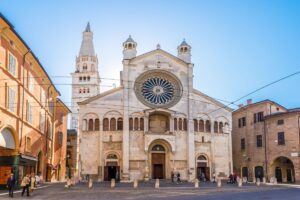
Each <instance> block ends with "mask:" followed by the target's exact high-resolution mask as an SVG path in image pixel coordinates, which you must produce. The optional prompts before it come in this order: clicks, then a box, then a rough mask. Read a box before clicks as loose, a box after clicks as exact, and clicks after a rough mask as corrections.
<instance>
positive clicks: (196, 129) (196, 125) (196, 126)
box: [194, 119, 199, 132]
mask: <svg viewBox="0 0 300 200" xmlns="http://www.w3.org/2000/svg"><path fill="white" fill-rule="evenodd" d="M194 131H195V132H198V131H199V130H198V120H197V119H194Z"/></svg>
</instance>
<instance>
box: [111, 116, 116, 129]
mask: <svg viewBox="0 0 300 200" xmlns="http://www.w3.org/2000/svg"><path fill="white" fill-rule="evenodd" d="M116 126H117V124H116V119H115V118H111V119H110V131H115V130H116Z"/></svg>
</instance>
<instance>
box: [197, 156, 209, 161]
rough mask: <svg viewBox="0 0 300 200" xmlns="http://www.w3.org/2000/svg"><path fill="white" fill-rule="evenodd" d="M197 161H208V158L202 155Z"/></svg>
mask: <svg viewBox="0 0 300 200" xmlns="http://www.w3.org/2000/svg"><path fill="white" fill-rule="evenodd" d="M197 160H205V161H206V160H207V159H206V157H205V156H204V155H200V156H198V158H197Z"/></svg>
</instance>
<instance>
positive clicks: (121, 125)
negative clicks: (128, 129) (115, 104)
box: [117, 117, 123, 131]
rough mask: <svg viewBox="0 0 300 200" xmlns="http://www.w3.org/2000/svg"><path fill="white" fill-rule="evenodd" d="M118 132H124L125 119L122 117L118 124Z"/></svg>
mask: <svg viewBox="0 0 300 200" xmlns="http://www.w3.org/2000/svg"><path fill="white" fill-rule="evenodd" d="M117 130H118V131H121V130H123V119H122V118H121V117H120V118H118V122H117Z"/></svg>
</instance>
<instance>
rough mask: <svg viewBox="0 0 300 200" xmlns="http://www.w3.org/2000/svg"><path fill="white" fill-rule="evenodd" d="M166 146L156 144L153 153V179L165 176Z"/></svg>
mask: <svg viewBox="0 0 300 200" xmlns="http://www.w3.org/2000/svg"><path fill="white" fill-rule="evenodd" d="M165 159H166V156H165V148H164V147H163V146H162V145H155V146H154V147H153V148H152V153H151V167H152V178H153V179H164V178H165Z"/></svg>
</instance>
